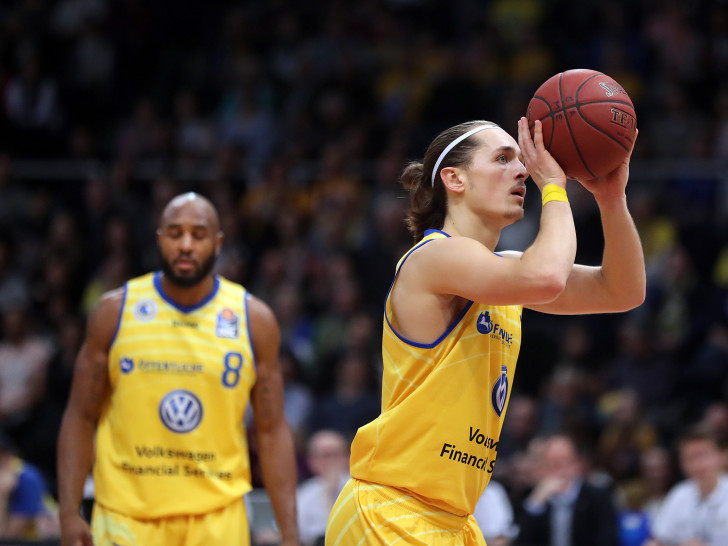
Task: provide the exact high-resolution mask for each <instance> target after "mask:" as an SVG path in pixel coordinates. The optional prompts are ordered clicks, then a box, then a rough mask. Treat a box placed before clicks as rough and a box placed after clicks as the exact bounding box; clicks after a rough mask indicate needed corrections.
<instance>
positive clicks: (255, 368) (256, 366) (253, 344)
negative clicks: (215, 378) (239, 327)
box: [243, 290, 258, 375]
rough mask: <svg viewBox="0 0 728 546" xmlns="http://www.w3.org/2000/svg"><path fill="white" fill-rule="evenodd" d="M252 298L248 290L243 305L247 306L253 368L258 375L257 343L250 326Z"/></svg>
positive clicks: (247, 324)
mask: <svg viewBox="0 0 728 546" xmlns="http://www.w3.org/2000/svg"><path fill="white" fill-rule="evenodd" d="M249 298H250V293H249V292H248V291H247V290H246V291H245V295H244V296H243V307H245V326H246V329H247V330H248V343H249V344H250V354H251V355H252V356H253V370H254V371H255V374H256V375H258V359H257V358H256V356H255V343H253V331H252V330H251V328H250V307H249V305H248V300H249Z"/></svg>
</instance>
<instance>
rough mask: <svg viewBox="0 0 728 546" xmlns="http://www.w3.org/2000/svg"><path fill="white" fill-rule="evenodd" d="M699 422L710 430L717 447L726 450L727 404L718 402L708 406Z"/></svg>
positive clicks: (727, 445)
mask: <svg viewBox="0 0 728 546" xmlns="http://www.w3.org/2000/svg"><path fill="white" fill-rule="evenodd" d="M701 422H702V423H703V424H704V425H705V426H706V427H708V428H709V429H710V431H711V433H712V434H713V436H714V437H715V439H716V441H717V442H718V445H719V446H721V447H723V448H728V402H725V401H723V400H719V401H717V402H713V403H712V404H710V405H709V406H708V407H707V408H706V409H705V412H704V413H703V418H702V419H701ZM727 462H728V461H727Z"/></svg>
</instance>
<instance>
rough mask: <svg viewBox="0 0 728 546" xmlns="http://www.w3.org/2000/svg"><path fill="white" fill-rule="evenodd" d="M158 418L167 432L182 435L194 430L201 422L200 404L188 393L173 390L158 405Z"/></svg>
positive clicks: (198, 400)
mask: <svg viewBox="0 0 728 546" xmlns="http://www.w3.org/2000/svg"><path fill="white" fill-rule="evenodd" d="M159 417H160V418H161V419H162V423H164V426H165V427H167V428H168V429H169V430H171V431H172V432H177V433H180V434H184V433H185V432H190V431H191V430H195V429H196V428H197V425H199V424H200V421H202V404H201V403H200V399H199V398H197V396H195V395H194V394H192V393H191V392H190V391H185V390H175V391H172V392H169V393H167V395H166V396H165V397H164V398H162V401H161V402H160V403H159Z"/></svg>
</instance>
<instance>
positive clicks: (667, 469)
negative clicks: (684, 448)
mask: <svg viewBox="0 0 728 546" xmlns="http://www.w3.org/2000/svg"><path fill="white" fill-rule="evenodd" d="M674 482H675V469H674V468H673V461H672V457H671V455H670V452H669V451H668V450H667V449H665V448H663V447H660V446H655V447H652V448H650V449H648V450H646V451H644V452H643V453H642V456H641V457H640V470H639V475H638V476H637V477H636V478H634V479H632V480H627V481H624V482H622V483H621V484H619V497H620V503H621V507H622V512H623V513H624V512H630V513H632V514H634V515H638V516H639V517H640V518H643V519H644V521H645V522H646V526H647V528H648V529H649V528H651V526H652V522H653V521H654V519H655V515H656V514H657V512H658V511H659V509H660V506H661V505H662V503H663V501H664V500H665V496H667V493H668V491H669V490H670V488H671V487H672V485H673V484H674ZM639 546H642V543H641V542H640V545H639Z"/></svg>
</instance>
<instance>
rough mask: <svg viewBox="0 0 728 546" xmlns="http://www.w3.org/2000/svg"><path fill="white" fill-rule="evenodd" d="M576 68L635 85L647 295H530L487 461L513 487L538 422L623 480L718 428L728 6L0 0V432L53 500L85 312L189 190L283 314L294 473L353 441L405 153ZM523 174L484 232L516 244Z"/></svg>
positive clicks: (726, 381) (365, 411)
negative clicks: (571, 299)
mask: <svg viewBox="0 0 728 546" xmlns="http://www.w3.org/2000/svg"><path fill="white" fill-rule="evenodd" d="M570 68H591V69H595V70H599V71H602V72H604V73H606V74H609V75H610V76H612V77H613V78H614V79H616V80H617V81H618V82H619V83H621V84H622V85H623V86H624V87H625V89H626V90H627V92H628V93H629V95H630V97H631V98H632V100H633V102H634V104H635V108H636V112H637V119H638V128H639V131H640V132H639V138H638V141H637V147H636V149H635V152H634V158H633V170H632V179H631V181H630V185H629V187H628V198H629V203H630V209H631V210H632V213H633V215H634V218H635V221H636V223H637V225H638V228H639V231H640V234H641V236H642V240H643V245H644V249H645V254H646V258H647V267H648V293H647V300H646V302H645V304H644V305H643V306H641V307H640V308H639V309H637V310H635V311H633V312H630V313H628V314H624V315H615V316H594V317H588V318H578V319H577V318H574V319H569V318H563V317H560V318H554V317H548V316H545V315H539V314H537V313H534V312H530V313H529V312H526V313H524V316H523V340H524V343H523V348H522V353H521V357H520V359H519V367H518V371H517V376H516V384H515V391H514V392H513V395H512V399H511V407H510V409H509V411H508V414H507V418H506V421H505V430H504V433H503V440H502V442H501V445H500V448H499V463H498V465H496V472H497V474H498V475H497V477H498V479H499V480H500V481H501V483H503V485H504V487H505V489H506V490H507V491H509V492H513V491H516V490H518V489H519V488H521V487H523V486H524V485H525V484H524V483H521V482H522V481H524V480H527V477H528V475H529V474H528V472H526V471H525V470H520V467H519V465H524V464H526V462H527V460H528V450H527V446H528V445H529V442H530V441H531V440H532V439H533V438H535V437H540V436H544V435H548V434H551V433H555V432H568V433H569V434H570V435H571V436H572V437H575V438H578V440H579V442H580V443H581V444H583V445H586V446H588V448H589V454H590V457H589V461H590V462H591V464H592V465H593V466H594V467H595V468H598V469H600V470H601V471H603V472H604V474H606V475H607V476H608V477H609V478H610V479H611V480H614V482H616V483H618V484H620V485H625V486H626V485H627V484H629V483H632V482H633V480H636V479H638V478H640V477H644V474H645V473H646V472H649V468H651V467H650V464H651V463H653V462H655V461H658V460H659V461H664V464H669V461H671V460H672V457H673V455H674V450H675V440H676V437H677V435H678V434H679V432H680V431H681V430H682V429H683V428H684V427H685V426H687V425H689V424H693V423H696V422H698V421H703V422H708V423H709V424H710V425H711V426H713V427H714V429H715V431H716V434H720V435H722V436H721V437H722V440H723V441H725V440H727V439H728V406H726V403H725V400H726V399H728V229H726V227H728V226H727V224H728V191H726V190H727V189H728V185H727V184H728V181H727V180H726V179H725V178H726V177H725V176H720V175H718V174H716V169H712V170H711V169H704V168H699V167H698V166H699V165H716V164H720V161H722V160H726V159H728V4H727V3H725V2H716V1H708V0H691V1H685V0H639V1H634V0H622V1H613V2H597V1H595V0H584V1H580V2H567V1H565V0H547V1H541V0H489V1H483V0H451V1H449V2H439V1H435V0H321V1H317V2H292V1H289V0H272V1H270V2H253V1H235V2H233V1H230V0H209V1H207V2H204V3H203V4H201V3H199V2H195V1H191V0H175V1H171V0H155V1H154V2H145V1H143V0H114V1H112V0H6V1H4V2H2V3H1V4H0V317H1V323H0V326H1V329H0V425H2V428H3V429H4V430H5V432H6V433H7V435H8V436H9V438H10V439H11V440H12V442H13V445H14V449H15V451H16V453H17V455H18V456H19V457H22V458H23V459H24V460H25V461H27V462H29V463H32V465H34V466H35V467H37V468H38V469H39V470H40V473H41V475H42V476H43V478H44V479H45V481H46V483H47V487H48V490H49V492H50V493H51V494H54V493H55V483H56V479H55V443H56V435H57V432H58V427H59V423H60V416H61V413H62V411H63V408H64V406H65V402H66V399H67V396H68V389H69V385H70V380H71V374H72V368H73V363H74V359H75V356H76V353H77V351H78V349H79V345H80V343H81V341H82V337H83V334H84V326H85V319H86V317H87V316H88V313H89V311H90V310H91V309H92V308H93V306H94V304H95V302H96V301H97V299H98V297H99V296H100V295H101V294H102V293H103V292H104V291H106V290H109V289H112V288H115V287H118V286H120V285H122V284H123V283H124V281H125V280H127V279H128V278H130V277H132V276H135V275H137V274H141V273H143V272H146V271H149V270H152V269H156V268H157V267H158V259H157V251H156V245H155V236H154V232H155V227H156V222H157V220H158V217H159V213H160V212H161V207H163V206H164V204H166V202H167V201H168V200H169V199H170V198H171V197H172V196H174V195H176V194H178V193H180V192H183V191H189V190H194V191H198V192H200V193H202V194H203V195H205V196H207V197H208V198H209V199H210V200H211V201H212V202H213V203H214V204H215V205H216V207H217V208H218V210H219V213H220V217H221V222H222V229H223V231H224V233H225V242H224V248H223V252H222V254H221V256H220V258H219V259H218V262H217V265H216V268H217V272H218V273H219V274H221V275H224V276H225V277H227V278H229V279H231V280H234V281H237V282H241V283H243V284H244V285H245V286H246V287H247V288H248V289H249V290H251V291H252V292H253V293H254V294H255V295H257V296H258V297H260V298H262V299H263V300H265V301H266V302H268V303H269V304H270V305H271V306H272V307H273V309H274V311H275V313H276V315H277V318H278V321H279V323H280V327H281V331H282V339H283V351H282V354H281V364H282V366H283V369H284V370H285V381H286V415H287V416H288V419H289V422H290V424H291V426H292V428H293V430H294V433H295V434H296V438H297V445H298V449H299V455H300V474H301V478H302V479H304V478H307V477H310V476H312V475H313V474H314V472H313V471H312V469H311V467H310V464H309V463H308V462H307V456H306V444H307V441H308V440H309V438H311V436H312V434H313V433H314V432H316V431H319V430H322V429H326V430H333V431H338V432H339V433H341V434H343V435H344V437H345V438H347V439H350V438H351V437H352V436H353V434H354V432H355V430H356V428H357V427H358V426H360V425H362V424H364V423H366V422H368V421H369V420H371V419H372V418H373V417H375V416H376V415H377V412H378V408H379V386H378V379H379V373H380V372H379V369H380V368H379V367H380V341H381V338H380V335H381V320H382V309H383V307H382V306H383V300H384V296H385V294H386V291H387V288H388V286H389V283H390V282H391V279H392V273H393V271H394V266H395V264H396V262H397V260H398V259H399V257H400V256H401V255H402V253H403V252H404V251H405V250H406V249H407V248H409V246H410V245H411V244H412V240H411V238H410V236H409V234H408V233H407V231H406V229H405V225H404V221H403V219H404V214H405V210H406V207H407V200H406V197H405V194H404V192H403V190H401V188H400V187H399V186H398V183H397V180H398V175H399V173H400V171H401V169H402V168H403V166H404V165H405V164H406V163H407V161H409V160H411V159H416V158H418V157H421V156H422V154H423V152H424V149H425V147H426V145H427V143H428V142H429V141H430V140H431V139H432V138H433V137H434V136H435V135H436V134H437V133H439V132H440V131H441V130H443V129H445V128H447V127H449V126H451V125H454V124H456V123H459V122H462V121H466V120H469V119H488V120H492V121H495V122H497V123H499V124H501V125H502V127H503V128H504V129H506V130H508V131H509V132H511V133H514V132H515V129H516V121H517V119H518V118H519V117H520V116H521V115H524V114H525V111H526V108H527V105H528V101H529V99H530V97H531V96H532V95H533V92H534V91H535V90H536V88H537V87H538V86H539V85H540V84H541V83H542V82H543V81H544V80H546V79H547V78H548V77H550V76H551V75H553V74H555V73H557V72H559V71H563V70H567V69H570ZM676 160H680V161H676ZM716 162H717V163H716ZM665 165H668V166H673V167H674V168H672V167H671V168H665ZM39 172H40V173H42V174H38V173H39ZM718 172H719V171H718ZM571 184H572V187H571V188H570V189H569V192H570V198H571V202H572V206H573V209H574V214H575V219H576V224H577V234H578V237H579V249H578V255H577V260H578V261H579V262H581V263H587V264H596V263H598V262H599V260H600V257H601V251H602V247H601V243H602V240H601V228H600V225H599V214H598V210H597V209H596V207H595V206H594V203H593V200H592V199H591V197H590V195H589V194H587V193H586V192H585V191H583V190H581V189H580V188H579V187H578V186H577V185H576V183H571ZM532 190H533V189H532ZM536 193H537V192H536V191H531V192H530V193H529V195H528V196H527V202H526V211H527V212H526V218H525V219H524V220H523V221H522V222H521V223H519V224H517V225H515V226H512V227H510V228H508V229H507V230H506V231H505V232H504V235H503V238H502V240H501V247H502V248H512V249H518V250H522V249H523V248H525V247H526V246H527V245H528V244H529V243H530V241H531V240H532V237H533V235H534V234H535V232H536V229H537V225H538V214H539V212H538V209H539V208H540V207H539V204H538V196H536ZM251 444H252V448H253V450H254V449H255V445H254V442H251ZM253 457H255V452H253ZM670 470H671V473H670V474H669V477H666V478H663V479H664V480H666V481H667V482H670V481H674V480H676V479H677V478H678V471H677V469H676V468H675V467H674V466H670ZM259 479H260V478H259V476H258V475H256V476H255V480H256V485H260V481H259ZM631 502H637V501H636V500H634V499H632V500H631Z"/></svg>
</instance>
